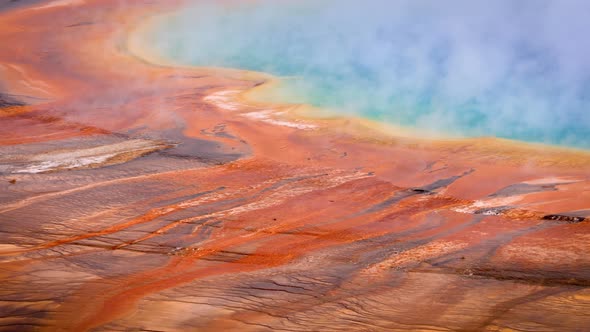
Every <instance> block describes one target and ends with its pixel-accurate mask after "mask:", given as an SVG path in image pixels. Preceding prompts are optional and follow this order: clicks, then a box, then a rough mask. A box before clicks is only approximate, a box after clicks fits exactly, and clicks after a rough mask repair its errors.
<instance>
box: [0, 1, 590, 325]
mask: <svg viewBox="0 0 590 332" xmlns="http://www.w3.org/2000/svg"><path fill="white" fill-rule="evenodd" d="M177 5H179V4H178V3H176V2H175V1H164V0H154V1H126V2H121V1H117V0H100V1H99V0H94V1H91V0H86V1H82V0H78V1H75V0H71V1H66V0H61V1H52V2H49V1H45V2H42V1H41V2H40V1H24V0H23V1H0V6H3V7H1V8H3V9H2V11H1V12H0V45H1V46H0V47H1V49H0V79H1V81H0V278H1V286H0V330H1V331H227V330H233V331H416V330H419V331H457V330H461V331H480V330H483V331H569V330H571V331H584V330H587V329H588V328H589V327H590V289H589V288H588V287H589V286H590V255H589V252H590V223H588V220H587V218H589V217H590V155H589V154H587V153H584V152H580V151H575V150H566V149H556V148H548V147H545V146H535V145H521V144H516V143H512V142H505V141H502V140H496V139H471V140H457V141H432V140H424V139H418V138H408V137H405V138H402V137H392V136H386V135H384V134H383V135H382V134H379V133H377V131H376V130H374V128H373V129H372V127H371V124H367V123H364V122H362V121H360V120H354V119H321V120H320V119H316V120H312V119H306V118H302V117H297V116H292V115H289V114H291V113H289V108H290V107H291V106H281V105H273V106H272V107H269V105H261V104H257V103H252V102H248V101H247V100H246V99H245V98H243V96H242V93H243V92H245V91H248V90H249V89H251V88H253V87H255V86H259V85H260V84H261V83H263V82H265V80H267V79H268V78H266V77H264V75H262V74H255V73H250V72H243V71H239V70H222V69H207V68H184V67H183V68H175V67H172V66H163V65H155V64H150V63H149V62H148V61H145V60H142V58H141V57H139V56H138V54H137V50H136V49H133V47H131V46H130V43H129V36H130V34H132V32H133V31H134V29H135V27H136V26H138V25H139V24H140V23H141V22H143V21H145V20H146V18H148V17H150V16H152V15H155V14H158V13H162V12H165V11H167V10H172V9H173V8H174V7H175V6H177Z"/></svg>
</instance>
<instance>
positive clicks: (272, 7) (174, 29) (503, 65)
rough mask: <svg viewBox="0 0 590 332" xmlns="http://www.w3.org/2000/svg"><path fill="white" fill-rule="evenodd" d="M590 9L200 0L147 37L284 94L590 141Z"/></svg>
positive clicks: (187, 59) (456, 130)
mask: <svg viewBox="0 0 590 332" xmlns="http://www.w3.org/2000/svg"><path fill="white" fill-rule="evenodd" d="M586 3H588V4H586ZM588 15H590V2H583V1H569V2H568V1H563V2H561V1H560V2H558V1H543V0H538V1H520V2H514V1H497V2H494V3H492V4H484V3H482V2H477V3H474V2H472V1H459V0H457V1H420V0H414V1H401V0H400V1H395V0H389V1H386V0H366V1H346V0H340V1H335V0H324V1H281V2H280V3H277V1H254V2H250V3H248V4H243V3H242V4H240V3H239V2H234V3H229V4H228V2H226V3H225V5H221V4H214V2H201V3H200V4H195V5H194V6H193V7H191V8H187V9H184V10H182V11H180V12H178V13H177V14H176V15H174V16H172V17H171V18H169V19H167V20H166V21H165V22H163V23H162V24H161V25H160V26H159V27H158V28H157V32H155V33H154V34H153V35H151V36H149V37H148V39H149V40H148V42H149V43H150V44H151V45H154V47H155V49H156V50H157V51H158V52H159V53H161V54H162V55H163V56H166V57H169V58H172V59H174V60H176V61H178V62H181V63H186V64H191V65H198V66H221V67H232V68H242V69H249V70H256V71H262V72H267V73H272V74H274V75H277V76H279V77H282V78H283V80H282V84H281V86H280V87H279V88H278V89H277V90H276V92H275V94H274V99H275V100H279V101H283V102H292V103H309V104H312V105H315V106H319V107H324V108H328V109H330V110H332V111H333V112H336V113H340V114H348V115H356V116H362V117H366V118H370V119H374V120H378V121H384V122H389V123H393V124H397V125H402V126H407V127H412V128H417V129H419V130H422V131H424V132H428V133H438V134H443V135H449V136H469V137H473V136H497V137H502V138H510V139H517V140H524V141H530V142H541V143H548V144H557V145H566V146H572V147H579V148H585V149H590V109H589V107H588V106H589V105H590V60H587V59H586V54H588V53H586V52H585V51H590V42H589V41H588V38H587V37H586V36H587V35H588V33H589V32H590V20H587V19H586V18H587V17H589V16H588Z"/></svg>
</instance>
